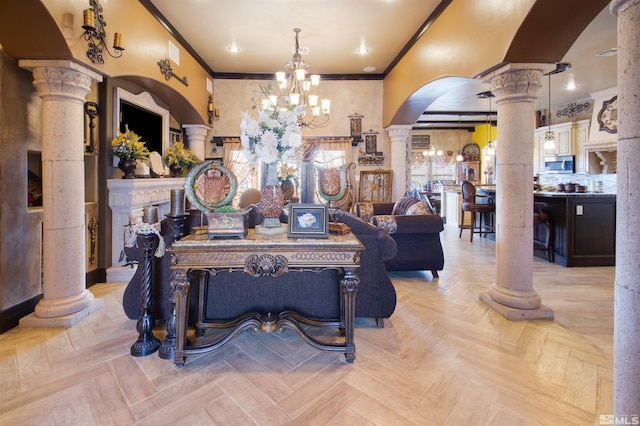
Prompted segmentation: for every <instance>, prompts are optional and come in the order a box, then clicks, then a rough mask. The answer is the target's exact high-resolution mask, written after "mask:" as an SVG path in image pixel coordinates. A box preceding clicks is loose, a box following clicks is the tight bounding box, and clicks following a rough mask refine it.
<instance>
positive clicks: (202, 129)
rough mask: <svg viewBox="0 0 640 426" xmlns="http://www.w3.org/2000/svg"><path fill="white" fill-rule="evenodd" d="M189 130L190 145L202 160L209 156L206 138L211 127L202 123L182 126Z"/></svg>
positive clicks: (188, 139)
mask: <svg viewBox="0 0 640 426" xmlns="http://www.w3.org/2000/svg"><path fill="white" fill-rule="evenodd" d="M182 127H183V128H184V129H185V130H186V132H187V141H188V142H189V144H188V146H189V149H190V150H191V151H193V153H194V154H195V155H197V156H198V158H200V159H201V160H204V159H205V158H206V157H207V144H206V138H207V135H208V134H209V130H211V127H209V126H205V125H200V124H185V125H184V126H182Z"/></svg>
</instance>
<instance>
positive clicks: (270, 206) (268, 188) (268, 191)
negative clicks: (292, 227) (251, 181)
mask: <svg viewBox="0 0 640 426" xmlns="http://www.w3.org/2000/svg"><path fill="white" fill-rule="evenodd" d="M265 167H266V169H267V177H266V179H265V183H264V186H263V187H262V194H261V195H260V209H261V210H262V215H263V216H264V221H263V222H262V226H263V227H265V228H280V226H281V225H280V214H281V213H282V209H283V208H284V194H283V192H282V188H281V187H280V184H279V182H278V162H277V161H274V162H273V163H268V164H265Z"/></svg>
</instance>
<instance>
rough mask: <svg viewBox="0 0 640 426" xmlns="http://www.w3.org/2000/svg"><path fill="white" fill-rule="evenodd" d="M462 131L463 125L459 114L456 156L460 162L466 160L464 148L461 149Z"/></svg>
mask: <svg viewBox="0 0 640 426" xmlns="http://www.w3.org/2000/svg"><path fill="white" fill-rule="evenodd" d="M461 131H462V126H461V122H460V114H458V155H457V156H456V161H457V162H460V161H462V160H464V158H463V157H462V150H461V149H460V132H461Z"/></svg>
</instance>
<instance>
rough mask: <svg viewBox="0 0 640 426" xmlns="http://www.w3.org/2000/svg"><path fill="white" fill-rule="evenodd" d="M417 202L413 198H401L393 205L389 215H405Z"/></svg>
mask: <svg viewBox="0 0 640 426" xmlns="http://www.w3.org/2000/svg"><path fill="white" fill-rule="evenodd" d="M418 201H419V200H416V199H415V198H413V197H402V198H401V199H399V200H398V201H396V203H395V204H394V205H393V210H391V214H397V215H403V214H407V209H408V208H409V207H410V206H412V205H413V204H415V203H417V202H418Z"/></svg>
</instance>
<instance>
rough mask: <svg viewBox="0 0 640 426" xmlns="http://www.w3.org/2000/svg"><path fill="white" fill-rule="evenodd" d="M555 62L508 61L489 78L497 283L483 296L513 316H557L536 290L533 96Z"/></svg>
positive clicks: (509, 316) (508, 315)
mask: <svg viewBox="0 0 640 426" xmlns="http://www.w3.org/2000/svg"><path fill="white" fill-rule="evenodd" d="M554 68H555V66H554V65H551V64H509V65H506V66H505V67H503V68H501V69H498V70H496V71H495V72H494V73H492V74H491V75H490V76H488V77H489V78H488V80H490V81H491V84H492V92H493V94H494V95H495V96H496V105H497V106H498V117H499V120H498V121H499V122H500V125H499V126H498V140H499V141H501V143H500V149H499V150H497V153H496V169H497V172H498V173H497V182H496V228H497V229H496V282H495V283H493V285H492V286H491V288H490V289H489V292H488V293H481V294H480V300H482V301H483V302H485V303H486V304H488V305H489V306H490V307H491V308H493V309H494V310H496V311H497V312H499V313H500V314H502V315H503V316H504V317H506V318H507V319H510V320H525V319H527V320H528V319H553V311H551V310H550V309H548V308H546V307H545V306H543V305H542V304H541V301H540V296H538V294H537V293H536V291H535V290H534V289H533V191H532V189H531V188H532V186H531V182H532V179H533V133H534V117H535V100H536V96H537V93H538V91H539V90H540V87H541V78H542V74H543V73H544V72H546V71H549V70H552V69H554Z"/></svg>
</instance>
